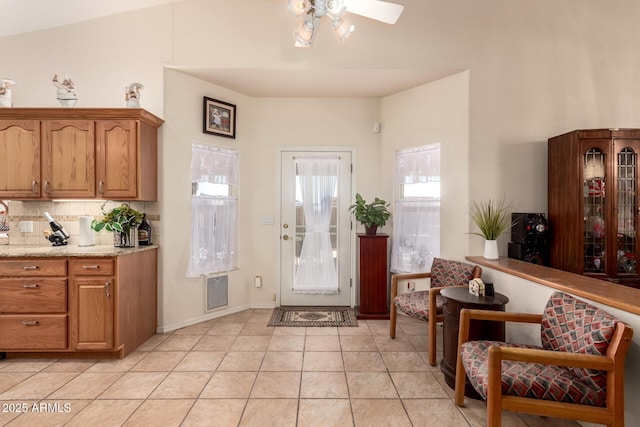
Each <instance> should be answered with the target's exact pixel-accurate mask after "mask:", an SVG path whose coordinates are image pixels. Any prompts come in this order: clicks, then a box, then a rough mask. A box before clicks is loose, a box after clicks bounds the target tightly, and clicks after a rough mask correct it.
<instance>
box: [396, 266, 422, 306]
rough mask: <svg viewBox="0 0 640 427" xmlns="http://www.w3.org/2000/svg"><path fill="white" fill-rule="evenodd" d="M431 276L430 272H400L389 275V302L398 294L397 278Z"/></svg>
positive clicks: (406, 278) (407, 278)
mask: <svg viewBox="0 0 640 427" xmlns="http://www.w3.org/2000/svg"><path fill="white" fill-rule="evenodd" d="M429 277H431V272H430V271H428V272H426V273H400V274H394V275H393V276H391V299H390V300H391V303H392V304H393V299H394V298H395V297H397V296H398V280H411V279H428V278H429Z"/></svg>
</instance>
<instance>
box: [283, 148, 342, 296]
mask: <svg viewBox="0 0 640 427" xmlns="http://www.w3.org/2000/svg"><path fill="white" fill-rule="evenodd" d="M322 162H328V163H329V164H330V165H331V168H330V170H331V172H327V173H324V172H318V173H316V175H317V176H314V174H313V173H312V174H311V175H309V173H308V172H306V175H305V171H304V168H303V167H302V166H301V164H302V163H304V164H305V165H307V166H306V167H307V169H308V168H309V165H311V167H313V166H315V165H316V164H317V165H320V164H321V163H322ZM327 174H330V175H332V176H331V177H329V179H328V180H327V176H325V175H327ZM321 175H322V176H321ZM305 179H306V181H305ZM309 180H311V181H318V186H319V187H322V189H321V190H318V191H324V192H325V193H326V195H325V196H329V197H323V196H322V195H321V194H320V195H319V194H318V193H316V194H315V197H316V198H318V200H320V199H322V200H323V201H324V202H326V203H327V204H326V205H325V207H326V208H327V209H325V212H326V221H327V222H328V228H327V227H326V224H323V225H322V226H317V225H315V224H314V225H312V224H307V223H309V222H310V219H309V216H308V215H309V214H310V212H309V211H307V212H306V215H307V217H306V218H307V219H306V220H305V211H304V206H303V205H304V203H303V202H304V200H303V198H304V197H310V196H309V194H308V193H309V191H308V190H305V188H307V189H308V183H309ZM323 180H324V181H323ZM304 182H307V185H305V184H304ZM326 182H330V186H331V188H332V190H329V189H328V188H329V187H328V184H326ZM303 185H304V186H305V188H302V187H303ZM314 188H315V187H314ZM280 194H281V205H280V212H281V215H280V218H281V219H280V305H302V306H311V305H316V306H351V305H352V304H351V280H350V279H351V215H350V214H349V211H348V209H349V206H350V200H351V152H350V151H331V152H329V151H282V153H281V193H280ZM320 203H323V202H322V201H320ZM328 203H330V207H329V204H328ZM317 205H318V203H316V205H315V206H316V209H319V208H317ZM307 207H309V205H308V204H307ZM312 209H313V208H312ZM329 209H330V214H329V213H328V210H329ZM329 215H330V216H329ZM317 229H321V230H324V231H323V233H324V235H323V236H322V237H323V239H324V240H323V243H326V245H321V244H318V242H316V241H315V240H316V239H315V238H316V237H317V236H311V235H310V234H309V235H306V233H307V232H309V233H312V232H314V231H316V230H317ZM327 233H328V235H327ZM306 236H308V237H306ZM305 237H306V239H305ZM312 237H313V239H312ZM305 240H306V241H307V247H306V248H305V249H304V251H303V247H304V244H305ZM329 241H330V243H328V242H329ZM323 251H324V252H325V253H322V252H323ZM305 263H306V264H307V266H308V265H309V263H313V264H314V270H313V272H312V273H311V274H304V273H305V271H300V270H301V269H302V267H301V265H302V264H305ZM329 264H333V266H332V265H329ZM325 268H328V269H329V273H331V274H329V275H328V276H329V277H332V279H331V282H332V283H334V284H335V286H330V288H331V289H328V290H327V291H326V292H325V291H323V290H311V291H310V290H307V289H305V286H306V285H307V284H306V283H303V282H308V281H312V282H313V281H314V279H317V277H318V276H320V274H318V272H321V273H322V274H324V273H325V272H326V271H327V270H325ZM301 273H302V274H301ZM323 277H324V276H323ZM305 278H306V279H305ZM322 286H324V281H323V285H322ZM311 287H312V288H314V287H313V286H311ZM314 289H316V288H314Z"/></svg>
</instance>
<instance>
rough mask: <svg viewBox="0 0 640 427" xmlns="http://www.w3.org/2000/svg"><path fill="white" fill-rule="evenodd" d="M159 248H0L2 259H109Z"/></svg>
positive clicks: (13, 246)
mask: <svg viewBox="0 0 640 427" xmlns="http://www.w3.org/2000/svg"><path fill="white" fill-rule="evenodd" d="M154 248H158V245H151V246H137V247H135V248H116V247H114V246H111V245H96V246H78V245H65V246H51V245H48V246H16V245H4V246H0V258H10V257H58V256H59V257H72V256H92V257H109V256H119V255H126V254H130V253H135V252H142V251H148V250H150V249H154Z"/></svg>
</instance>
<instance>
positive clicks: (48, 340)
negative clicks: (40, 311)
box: [0, 314, 67, 351]
mask: <svg viewBox="0 0 640 427" xmlns="http://www.w3.org/2000/svg"><path fill="white" fill-rule="evenodd" d="M0 331H2V333H0V349H2V350H3V351H4V350H64V349H66V348H67V315H65V314H59V315H46V316H44V315H27V314H23V315H4V316H0Z"/></svg>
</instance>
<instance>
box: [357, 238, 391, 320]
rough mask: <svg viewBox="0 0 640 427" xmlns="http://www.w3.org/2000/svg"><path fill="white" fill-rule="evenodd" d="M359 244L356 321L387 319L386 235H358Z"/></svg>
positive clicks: (387, 270)
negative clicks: (358, 299)
mask: <svg viewBox="0 0 640 427" xmlns="http://www.w3.org/2000/svg"><path fill="white" fill-rule="evenodd" d="M358 240H359V243H360V259H359V261H360V283H359V289H360V306H359V307H356V313H357V317H358V319H388V318H389V310H388V307H389V305H388V298H387V282H388V277H389V268H388V266H387V242H388V240H389V236H388V235H387V234H376V235H367V234H358Z"/></svg>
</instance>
